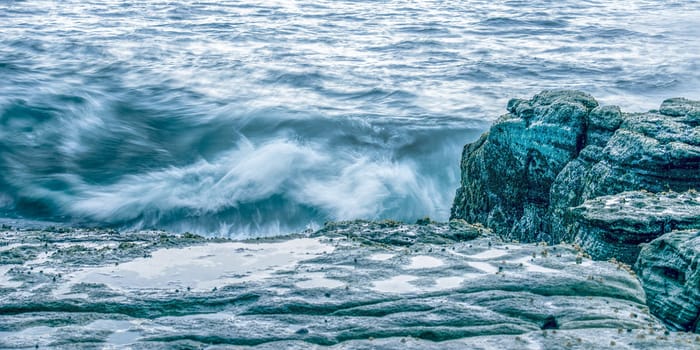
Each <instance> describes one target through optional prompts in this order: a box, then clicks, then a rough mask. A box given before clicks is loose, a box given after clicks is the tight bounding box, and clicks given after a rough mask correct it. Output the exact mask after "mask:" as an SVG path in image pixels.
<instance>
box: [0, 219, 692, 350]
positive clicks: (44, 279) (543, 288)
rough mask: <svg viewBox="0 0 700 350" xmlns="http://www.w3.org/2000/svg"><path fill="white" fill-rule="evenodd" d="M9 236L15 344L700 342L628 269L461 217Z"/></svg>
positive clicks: (7, 277) (7, 291) (4, 304)
mask: <svg viewBox="0 0 700 350" xmlns="http://www.w3.org/2000/svg"><path fill="white" fill-rule="evenodd" d="M0 237H2V242H5V245H4V246H2V247H0V255H8V256H12V258H11V259H8V260H4V263H3V264H2V265H0V285H1V286H2V293H0V348H34V346H36V345H38V346H40V347H45V346H50V347H70V348H94V347H101V346H111V347H116V348H120V347H123V348H135V349H146V348H148V349H150V348H172V347H181V348H200V347H209V348H222V347H230V346H248V345H250V346H258V347H261V348H270V349H277V348H304V349H306V348H314V347H326V346H330V347H339V348H377V347H378V348H420V349H424V348H435V349H446V348H455V349H458V348H465V347H467V348H513V349H515V348H518V349H519V348H562V347H571V348H580V349H601V348H620V347H625V346H626V347H629V348H668V347H670V346H672V347H674V348H679V349H684V348H687V349H692V348H697V346H699V345H700V339H695V335H690V334H686V333H670V334H668V333H665V328H664V326H663V324H662V323H661V322H660V321H659V320H658V319H657V318H656V317H655V316H652V315H650V313H649V310H648V308H647V307H646V305H645V302H646V299H645V295H644V291H643V290H642V287H641V285H640V283H639V281H638V280H637V279H636V278H635V277H634V276H633V275H632V274H631V273H630V271H629V270H627V269H624V268H621V267H620V265H618V264H613V263H609V262H596V261H592V260H590V259H587V258H584V257H583V256H582V252H581V251H580V249H578V247H576V246H572V245H555V246H548V245H544V244H514V243H506V242H504V241H502V240H501V239H500V238H498V236H496V235H494V234H492V233H490V231H489V230H487V229H485V228H483V227H478V226H471V225H467V224H466V223H464V222H460V221H454V222H452V224H435V223H426V224H424V225H404V224H400V223H396V222H381V223H372V222H346V223H333V224H329V225H327V226H326V227H325V228H323V229H322V230H320V231H318V232H316V233H309V234H305V235H298V236H292V237H287V238H280V239H264V240H252V241H244V242H234V241H227V240H205V239H203V238H201V237H197V236H172V235H167V234H163V233H159V232H142V233H134V234H118V233H116V232H102V231H74V232H71V231H68V232H60V233H58V232H45V231H30V232H27V231H22V232H17V231H5V232H1V233H0ZM468 237H476V238H474V239H472V240H466V241H465V240H463V239H466V238H468ZM10 251H11V252H12V254H4V253H5V252H10ZM27 252H28V253H27ZM87 252H90V253H87ZM101 259H102V260H104V261H109V263H103V264H100V263H99V262H98V261H99V260H101Z"/></svg>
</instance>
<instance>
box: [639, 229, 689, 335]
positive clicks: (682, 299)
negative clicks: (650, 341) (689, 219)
mask: <svg viewBox="0 0 700 350" xmlns="http://www.w3.org/2000/svg"><path fill="white" fill-rule="evenodd" d="M635 268H636V270H637V271H638V273H639V277H640V278H641V280H642V282H643V284H644V290H645V291H646V295H647V303H648V305H649V308H650V309H651V311H652V312H654V313H655V314H656V315H659V317H661V318H663V319H664V320H665V321H666V322H667V323H668V324H669V325H671V326H672V327H673V328H674V329H677V330H683V331H689V332H693V331H694V332H700V230H697V229H694V230H684V231H673V232H670V233H667V234H665V235H663V236H661V237H659V238H657V239H655V240H653V241H652V242H651V243H649V244H647V245H645V246H644V248H642V251H641V253H640V254H639V260H638V261H637V264H636V266H635ZM699 346H700V345H699Z"/></svg>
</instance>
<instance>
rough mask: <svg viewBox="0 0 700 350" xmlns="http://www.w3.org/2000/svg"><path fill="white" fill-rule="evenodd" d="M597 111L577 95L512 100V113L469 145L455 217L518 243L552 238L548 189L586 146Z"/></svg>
mask: <svg viewBox="0 0 700 350" xmlns="http://www.w3.org/2000/svg"><path fill="white" fill-rule="evenodd" d="M597 106H598V103H597V102H596V101H595V100H594V99H593V97H591V96H590V95H587V94H584V93H582V92H577V91H545V92H542V93H540V94H537V95H535V97H533V98H532V100H529V101H525V100H511V101H510V102H509V103H508V110H509V111H510V112H511V113H509V114H506V115H504V116H502V117H501V118H499V119H498V120H497V121H496V123H495V124H494V125H493V126H492V127H491V130H490V131H489V132H488V133H487V134H484V135H483V136H482V137H481V138H480V139H479V140H478V141H476V142H475V143H472V144H469V145H467V146H465V148H464V154H463V157H462V162H461V170H462V182H461V187H460V188H459V189H458V190H457V195H456V197H455V202H454V206H453V208H452V215H451V216H452V218H461V219H465V220H467V221H469V222H481V223H483V224H485V225H486V226H487V227H489V228H491V229H493V230H494V231H495V232H496V233H498V234H500V235H501V236H503V237H507V238H512V239H517V240H520V241H540V240H543V239H546V238H550V233H549V232H548V231H549V230H548V229H547V227H546V226H547V224H546V221H545V220H546V214H547V211H548V209H549V204H550V203H549V200H550V196H549V192H550V188H551V186H552V183H553V182H554V180H555V179H556V177H557V175H558V174H559V173H560V172H561V170H562V169H563V168H564V167H565V166H566V165H567V164H568V163H569V162H570V161H572V160H573V159H574V158H575V157H576V156H577V155H578V154H579V152H580V151H581V149H582V148H583V146H584V145H585V141H586V138H585V135H586V125H587V118H588V115H589V113H590V112H591V110H593V109H594V108H595V107H597ZM548 240H551V239H548Z"/></svg>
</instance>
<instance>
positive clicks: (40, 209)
mask: <svg viewBox="0 0 700 350" xmlns="http://www.w3.org/2000/svg"><path fill="white" fill-rule="evenodd" d="M699 36H700V2H698V1H572V0H570V1H410V2H408V1H318V0H317V1H291V0H288V1H287V0H286V1H211V2H206V1H116V0H113V1H99V2H97V1H84V0H80V1H78V0H71V1H10V0H6V1H2V2H0V214H1V215H3V216H5V217H23V218H30V219H42V220H53V221H65V222H70V223H86V224H99V225H116V226H122V227H123V226H126V227H158V228H165V229H170V230H176V231H184V230H190V231H197V232H205V233H211V234H225V235H234V236H240V235H244V234H270V233H277V232H285V231H289V230H298V229H303V228H304V227H306V226H309V225H311V226H313V225H318V224H322V223H323V222H324V221H326V220H338V219H352V218H395V219H402V220H415V219H416V218H417V217H422V216H425V215H429V216H431V217H433V218H436V219H446V218H447V216H448V211H449V206H450V204H451V200H452V196H453V193H454V189H455V188H456V187H457V182H458V175H459V174H458V160H459V153H460V151H461V147H462V145H463V144H464V143H465V142H468V141H472V140H473V139H474V138H475V137H476V136H477V135H478V134H479V133H481V132H482V131H484V130H485V129H486V128H487V127H488V124H489V123H490V122H491V121H493V120H494V119H495V118H496V117H497V116H498V115H499V114H501V113H502V112H503V110H504V106H505V103H506V101H507V100H508V99H509V98H511V97H528V96H530V95H532V94H534V93H536V92H538V91H540V90H542V89H545V88H575V89H582V90H585V91H587V92H590V93H591V94H593V95H594V96H596V97H597V98H598V99H599V100H600V101H601V102H603V103H607V104H618V105H620V106H622V107H623V109H626V110H632V111H639V110H647V109H651V108H655V107H656V106H658V105H659V103H660V102H661V101H662V100H663V99H664V98H667V97H672V96H685V97H689V98H699V97H700V40H699V39H698V37H699Z"/></svg>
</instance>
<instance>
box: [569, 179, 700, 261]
mask: <svg viewBox="0 0 700 350" xmlns="http://www.w3.org/2000/svg"><path fill="white" fill-rule="evenodd" d="M571 215H572V216H574V219H573V221H574V222H576V226H575V228H576V230H577V232H578V235H577V237H576V241H577V242H578V243H579V244H580V245H581V247H582V248H583V249H584V250H585V251H586V252H587V253H588V254H590V255H591V256H592V257H593V258H594V259H599V260H601V259H609V258H612V257H614V258H616V259H617V260H619V261H622V262H624V263H627V264H629V265H632V264H634V263H635V261H636V260H637V256H638V254H639V250H640V248H641V247H640V244H641V243H648V242H650V241H652V240H653V239H655V238H657V237H659V236H661V235H663V234H665V233H667V232H671V231H673V230H682V229H688V228H693V227H700V193H698V192H696V191H688V192H685V193H677V192H664V193H651V192H646V191H643V192H642V191H632V192H623V193H619V194H616V195H611V196H601V197H597V198H595V199H590V200H587V201H585V202H584V203H583V204H582V205H580V206H578V207H575V208H572V209H571Z"/></svg>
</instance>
